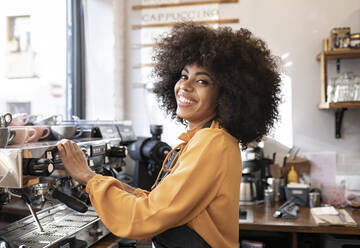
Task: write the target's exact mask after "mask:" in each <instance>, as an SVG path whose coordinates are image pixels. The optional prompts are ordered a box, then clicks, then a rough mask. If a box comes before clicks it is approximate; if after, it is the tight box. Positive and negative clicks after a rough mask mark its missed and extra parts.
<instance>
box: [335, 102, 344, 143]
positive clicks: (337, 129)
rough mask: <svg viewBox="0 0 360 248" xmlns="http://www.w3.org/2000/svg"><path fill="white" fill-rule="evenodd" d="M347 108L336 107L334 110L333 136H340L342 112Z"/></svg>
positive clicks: (337, 137)
mask: <svg viewBox="0 0 360 248" xmlns="http://www.w3.org/2000/svg"><path fill="white" fill-rule="evenodd" d="M346 110H347V108H341V109H337V110H336V111H335V138H336V139H339V138H341V124H342V120H343V117H344V112H345V111H346Z"/></svg>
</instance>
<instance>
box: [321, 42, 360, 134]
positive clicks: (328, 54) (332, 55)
mask: <svg viewBox="0 0 360 248" xmlns="http://www.w3.org/2000/svg"><path fill="white" fill-rule="evenodd" d="M316 59H317V60H319V61H320V68H321V72H320V79H321V100H320V101H321V103H320V104H319V105H318V108H319V109H332V110H334V112H335V138H337V139H338V138H341V125H342V120H343V117H344V112H345V111H346V110H347V109H350V108H352V109H354V108H360V101H356V102H330V103H328V102H327V95H326V89H327V81H328V75H327V62H328V61H329V60H337V67H338V70H339V69H340V59H360V49H350V48H346V49H345V48H344V49H337V50H331V51H323V52H321V53H320V54H319V55H317V56H316Z"/></svg>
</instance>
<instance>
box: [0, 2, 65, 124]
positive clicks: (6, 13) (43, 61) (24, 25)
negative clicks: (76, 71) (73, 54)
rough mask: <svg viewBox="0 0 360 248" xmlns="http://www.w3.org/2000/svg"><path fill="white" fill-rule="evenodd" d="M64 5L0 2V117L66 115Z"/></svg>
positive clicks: (59, 3)
mask: <svg viewBox="0 0 360 248" xmlns="http://www.w3.org/2000/svg"><path fill="white" fill-rule="evenodd" d="M66 11H67V6H66V1H64V0H52V1H46V0H2V1H0V92H1V96H0V113H2V114H4V113H5V112H10V113H13V114H14V113H28V114H35V115H42V116H47V115H54V114H61V115H62V116H64V117H65V115H66V72H67V69H66V56H67V55H66V52H67V33H66V23H67V22H66V17H67V13H66Z"/></svg>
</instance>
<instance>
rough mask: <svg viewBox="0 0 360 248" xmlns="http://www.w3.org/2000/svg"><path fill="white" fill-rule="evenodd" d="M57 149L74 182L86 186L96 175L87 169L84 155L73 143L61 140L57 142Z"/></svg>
mask: <svg viewBox="0 0 360 248" xmlns="http://www.w3.org/2000/svg"><path fill="white" fill-rule="evenodd" d="M57 148H58V150H59V153H60V156H61V160H62V162H63V164H64V166H65V169H66V170H67V172H68V173H69V174H70V176H71V177H72V178H73V179H74V180H76V181H78V182H79V183H82V184H86V183H87V182H88V181H89V180H90V179H91V178H92V177H94V176H95V175H96V173H95V172H93V171H92V170H90V169H89V167H88V164H87V161H86V157H85V155H84V153H83V152H82V151H81V149H80V147H79V146H78V145H77V144H76V143H75V142H74V141H71V140H66V139H63V140H61V141H59V142H58V144H57Z"/></svg>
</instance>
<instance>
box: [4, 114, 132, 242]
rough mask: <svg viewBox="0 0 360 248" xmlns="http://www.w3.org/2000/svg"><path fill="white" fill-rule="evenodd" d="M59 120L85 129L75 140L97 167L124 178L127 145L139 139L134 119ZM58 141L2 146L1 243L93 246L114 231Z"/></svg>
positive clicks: (90, 165) (98, 170)
mask: <svg viewBox="0 0 360 248" xmlns="http://www.w3.org/2000/svg"><path fill="white" fill-rule="evenodd" d="M57 125H76V127H77V129H78V130H80V131H81V135H77V137H76V139H73V141H74V142H76V143H77V144H78V145H79V147H80V148H81V150H82V151H83V153H84V155H85V157H86V158H87V162H88V166H89V167H90V168H91V169H92V170H94V171H95V172H96V173H100V174H102V175H107V176H113V177H115V178H118V179H119V178H121V172H122V167H123V166H125V162H124V159H125V157H126V156H127V147H126V146H127V145H128V144H130V143H133V142H134V141H135V140H136V136H135V134H134V132H133V129H132V125H131V122H129V121H118V122H115V121H87V120H78V121H76V123H75V122H71V123H69V122H63V123H57ZM54 137H55V136H53V138H54ZM57 142H58V140H46V141H41V142H36V143H26V144H24V145H21V146H18V145H10V146H7V147H6V148H3V149H0V247H12V248H13V247H23V248H25V247H32V248H45V247H88V246H91V245H92V244H94V243H95V242H97V241H98V240H100V239H102V238H103V237H105V236H106V235H107V234H109V233H110V231H109V230H107V228H106V227H105V226H104V224H103V223H102V221H101V220H100V219H99V217H98V216H97V214H96V212H95V211H94V209H93V208H92V207H91V205H90V201H89V197H88V195H87V193H86V192H85V186H84V185H82V184H79V183H78V182H76V181H75V180H73V179H72V178H71V177H70V176H68V174H67V173H66V171H65V169H64V167H63V164H62V161H61V157H60V155H59V152H58V150H57V148H56V144H57Z"/></svg>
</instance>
